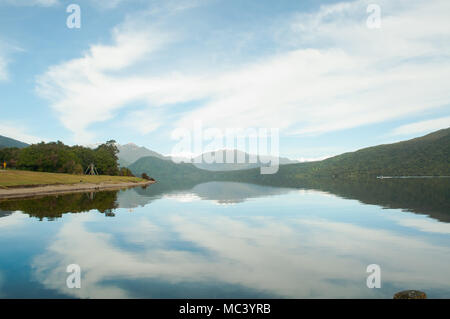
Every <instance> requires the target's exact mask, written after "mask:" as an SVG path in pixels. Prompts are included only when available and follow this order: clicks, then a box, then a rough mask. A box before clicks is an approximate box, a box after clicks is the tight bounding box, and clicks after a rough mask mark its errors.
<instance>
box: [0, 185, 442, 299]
mask: <svg viewBox="0 0 450 319" xmlns="http://www.w3.org/2000/svg"><path fill="white" fill-rule="evenodd" d="M449 190H450V182H449V180H440V181H436V180H397V181H395V180H376V181H364V182H348V183H343V182H340V181H323V182H314V183H309V184H308V185H307V187H297V188H282V187H271V186H267V185H254V184H245V183H238V182H208V183H203V184H198V185H189V184H188V183H186V185H183V184H182V183H174V185H164V184H159V183H158V184H155V185H151V186H149V187H147V188H145V189H144V188H134V189H128V190H122V191H118V192H98V193H90V194H85V193H80V194H70V195H60V196H46V197H41V198H35V199H25V200H23V199H22V200H8V201H3V202H0V297H1V298H392V296H393V295H394V293H396V292H398V291H401V290H406V289H418V290H422V291H425V292H426V293H427V294H428V297H429V298H450V199H449V198H450V194H449ZM71 264H77V265H79V266H80V268H81V288H80V289H77V288H73V289H70V288H68V287H67V285H66V279H67V277H68V275H70V274H69V273H67V272H66V268H67V266H68V265H71ZM371 264H377V265H379V266H380V269H381V288H372V289H370V288H368V287H367V285H366V280H367V277H368V276H369V275H370V273H368V272H367V271H366V270H367V266H368V265H371Z"/></svg>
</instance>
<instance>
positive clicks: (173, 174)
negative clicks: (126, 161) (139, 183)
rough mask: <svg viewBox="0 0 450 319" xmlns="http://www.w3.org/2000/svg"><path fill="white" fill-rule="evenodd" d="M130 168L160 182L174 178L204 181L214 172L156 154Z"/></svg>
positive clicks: (141, 159) (140, 160) (138, 161)
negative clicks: (156, 155) (161, 157)
mask: <svg viewBox="0 0 450 319" xmlns="http://www.w3.org/2000/svg"><path fill="white" fill-rule="evenodd" d="M128 168H129V169H130V170H131V172H133V174H135V175H136V176H140V175H141V174H142V173H147V174H148V175H149V176H151V177H153V178H154V179H156V180H157V181H158V182H161V181H162V182H164V181H165V182H169V181H170V182H172V181H174V180H184V181H186V180H188V181H194V182H202V181H206V180H211V178H213V176H212V175H213V174H211V173H210V172H208V171H205V170H201V169H199V168H196V167H195V166H194V165H192V164H189V163H180V164H177V163H174V162H172V161H170V160H164V159H160V158H157V157H154V156H147V157H143V158H140V159H138V160H137V161H136V162H134V163H133V164H131V165H130V166H129V167H128Z"/></svg>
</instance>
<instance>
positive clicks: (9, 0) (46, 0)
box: [0, 0, 59, 7]
mask: <svg viewBox="0 0 450 319" xmlns="http://www.w3.org/2000/svg"><path fill="white" fill-rule="evenodd" d="M0 4H10V5H16V6H43V7H50V6H54V5H57V4H59V0H0Z"/></svg>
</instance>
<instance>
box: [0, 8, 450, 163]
mask: <svg viewBox="0 0 450 319" xmlns="http://www.w3.org/2000/svg"><path fill="white" fill-rule="evenodd" d="M71 3H76V4H78V5H79V6H80V8H81V28H80V29H69V28H68V27H67V26H66V19H67V17H68V16H69V13H66V8H67V6H68V5H69V4H71ZM368 4H377V5H378V6H379V8H380V9H381V11H380V18H381V19H380V22H381V24H380V28H369V27H368V26H367V23H366V22H367V19H368V17H369V16H370V15H371V12H369V13H368V12H367V6H368ZM449 13H450V3H449V1H446V0H429V1H425V0H408V1H406V0H397V1H392V0H391V1H376V0H375V1H374V0H372V1H362V0H361V1H345V2H343V1H313V0H311V1H300V0H297V1H261V0H260V1H234V0H204V1H202V0H180V1H173V0H165V1H143V0H142V1H140V0H134V1H133V0H115V1H94V0H79V1H75V0H74V1H63V0H18V1H12V0H11V1H10V0H0V96H1V99H0V135H4V136H9V137H13V138H17V139H20V140H24V141H26V142H37V141H40V140H45V141H52V140H62V141H64V142H65V143H67V144H92V143H97V142H102V141H105V140H108V139H115V140H117V141H118V142H119V143H122V144H124V143H128V142H134V143H136V144H138V145H144V146H146V147H148V148H150V149H153V150H156V151H159V152H161V153H164V154H169V153H171V152H172V149H173V147H174V145H175V144H176V141H175V140H173V139H171V133H172V132H173V130H174V129H176V128H179V127H185V128H190V127H192V125H193V123H194V122H195V121H198V120H201V121H202V125H203V126H204V127H205V128H208V127H211V128H217V129H219V130H225V129H226V128H236V127H237V128H271V127H274V128H278V129H279V131H280V154H281V155H282V156H288V157H291V158H296V159H317V158H323V157H326V156H330V155H334V154H339V153H343V152H346V151H352V150H356V149H358V148H362V147H365V146H371V145H376V144H382V143H389V142H394V141H400V140H404V139H408V138H412V137H416V136H421V135H424V134H426V133H428V132H431V131H434V130H437V129H440V128H446V127H449V126H450V107H449V106H450V21H449V20H448V14H449Z"/></svg>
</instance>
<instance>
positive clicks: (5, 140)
mask: <svg viewBox="0 0 450 319" xmlns="http://www.w3.org/2000/svg"><path fill="white" fill-rule="evenodd" d="M27 146H29V145H28V144H27V143H24V142H20V141H17V140H15V139H12V138H9V137H5V136H1V135H0V148H5V147H18V148H24V147H27Z"/></svg>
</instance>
